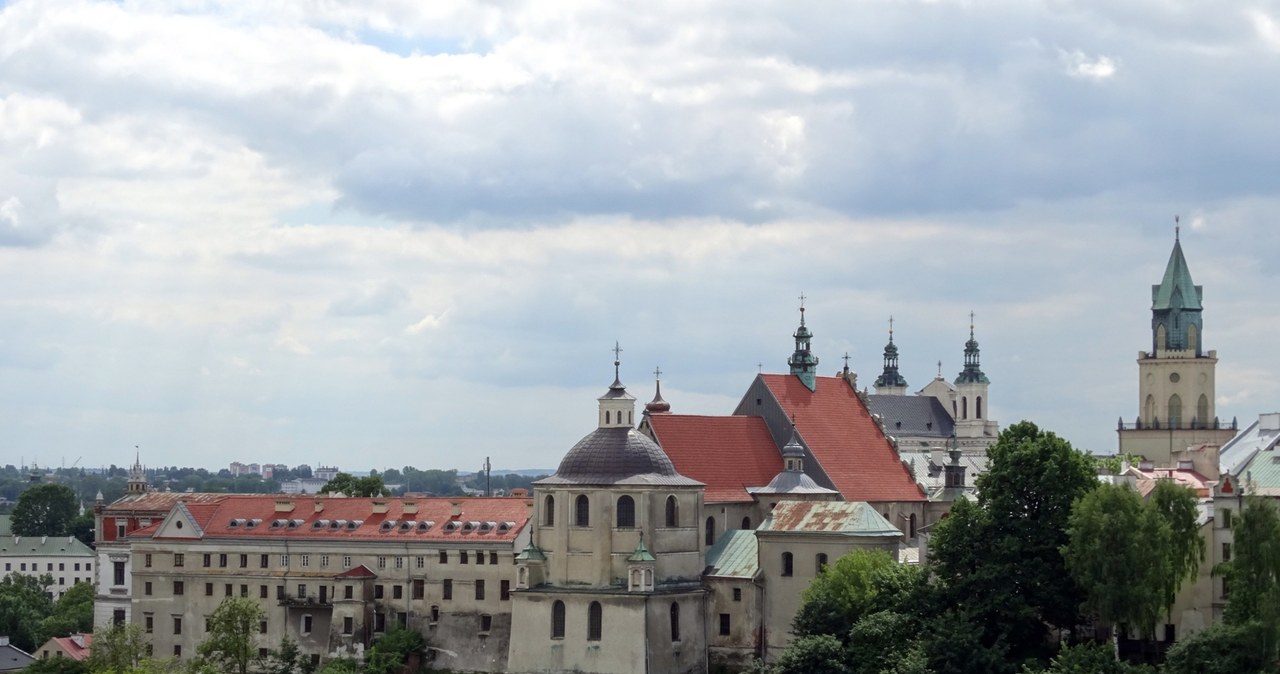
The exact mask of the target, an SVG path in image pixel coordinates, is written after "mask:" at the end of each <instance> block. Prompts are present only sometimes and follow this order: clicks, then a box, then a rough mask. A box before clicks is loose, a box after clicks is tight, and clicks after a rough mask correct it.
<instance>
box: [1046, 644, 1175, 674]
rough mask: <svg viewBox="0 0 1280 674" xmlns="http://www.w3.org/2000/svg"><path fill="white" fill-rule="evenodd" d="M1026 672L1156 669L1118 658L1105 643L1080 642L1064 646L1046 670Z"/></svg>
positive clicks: (1103, 673) (1126, 673)
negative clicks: (1132, 663)
mask: <svg viewBox="0 0 1280 674" xmlns="http://www.w3.org/2000/svg"><path fill="white" fill-rule="evenodd" d="M1023 671H1024V672H1026V674H1031V673H1032V672H1035V671H1040V672H1043V674H1146V673H1148V672H1154V671H1155V670H1153V669H1151V668H1150V667H1147V666H1146V665H1131V664H1129V663H1127V662H1122V661H1120V660H1116V655H1115V651H1114V649H1113V648H1112V647H1111V646H1107V645H1104V644H1079V645H1076V646H1067V647H1064V648H1063V649H1062V650H1061V651H1059V652H1058V654H1057V655H1056V656H1054V658H1053V660H1052V661H1050V663H1049V668H1048V669H1044V670H1032V669H1030V668H1028V669H1025V670H1023Z"/></svg>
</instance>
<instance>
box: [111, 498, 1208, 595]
mask: <svg viewBox="0 0 1280 674" xmlns="http://www.w3.org/2000/svg"><path fill="white" fill-rule="evenodd" d="M1222 528H1223V529H1230V528H1231V509H1230V508H1223V509H1222ZM118 584H119V583H117V585H118Z"/></svg>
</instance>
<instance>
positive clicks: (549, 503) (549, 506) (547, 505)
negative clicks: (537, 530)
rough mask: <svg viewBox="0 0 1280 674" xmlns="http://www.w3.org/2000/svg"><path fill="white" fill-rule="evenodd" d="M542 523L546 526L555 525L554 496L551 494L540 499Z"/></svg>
mask: <svg viewBox="0 0 1280 674" xmlns="http://www.w3.org/2000/svg"><path fill="white" fill-rule="evenodd" d="M542 524H543V525H544V526H548V527H554V526H555V525H556V497H554V496H552V495H551V494H547V497H546V498H544V499H542Z"/></svg>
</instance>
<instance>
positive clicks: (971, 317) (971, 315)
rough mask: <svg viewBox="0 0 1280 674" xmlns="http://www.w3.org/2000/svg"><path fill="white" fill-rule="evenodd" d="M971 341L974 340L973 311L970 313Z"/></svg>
mask: <svg viewBox="0 0 1280 674" xmlns="http://www.w3.org/2000/svg"><path fill="white" fill-rule="evenodd" d="M969 339H973V311H972V310H971V311H969Z"/></svg>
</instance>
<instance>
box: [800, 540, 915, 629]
mask: <svg viewBox="0 0 1280 674" xmlns="http://www.w3.org/2000/svg"><path fill="white" fill-rule="evenodd" d="M897 564H898V563H897V561H896V560H894V559H893V558H892V557H890V556H889V553H887V552H885V551H883V550H854V551H853V552H850V553H849V554H847V555H845V556H843V557H841V558H840V559H838V560H836V563H835V564H832V565H830V566H828V567H827V568H826V569H825V570H823V572H822V573H821V574H819V575H818V577H817V578H814V579H813V582H811V583H810V584H809V587H807V588H805V591H804V595H803V602H804V603H803V604H801V606H800V610H799V611H797V612H796V616H795V618H794V619H793V620H792V622H791V631H792V632H794V633H795V635H796V636H813V635H819V634H828V635H833V636H836V637H837V638H841V639H843V637H844V635H845V633H846V632H847V631H848V629H849V626H850V625H853V624H854V623H856V622H857V621H858V619H859V618H861V617H862V616H863V615H866V614H867V613H869V612H871V609H872V607H873V606H874V601H875V597H876V592H877V587H876V583H875V577H876V573H877V572H878V571H880V570H882V569H885V568H887V567H891V566H897Z"/></svg>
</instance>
